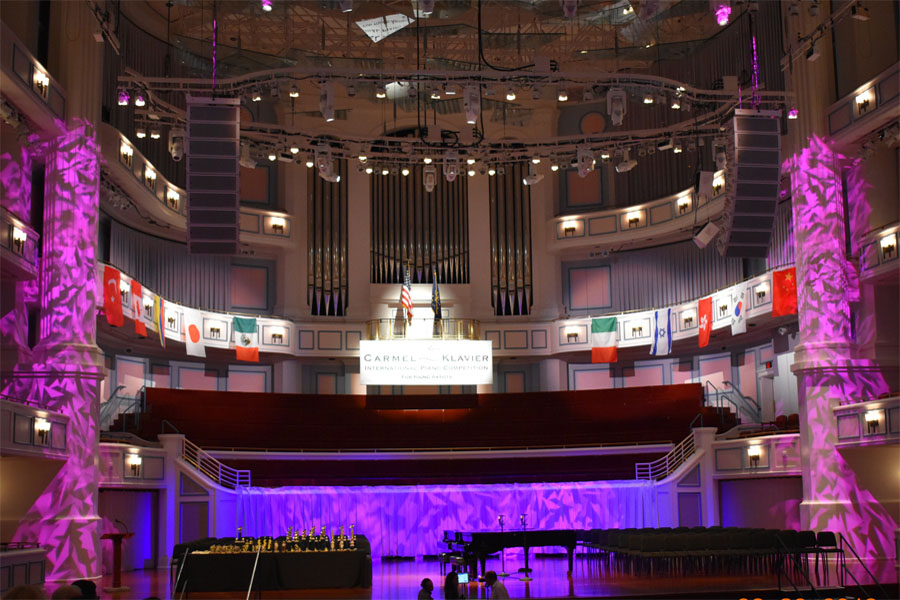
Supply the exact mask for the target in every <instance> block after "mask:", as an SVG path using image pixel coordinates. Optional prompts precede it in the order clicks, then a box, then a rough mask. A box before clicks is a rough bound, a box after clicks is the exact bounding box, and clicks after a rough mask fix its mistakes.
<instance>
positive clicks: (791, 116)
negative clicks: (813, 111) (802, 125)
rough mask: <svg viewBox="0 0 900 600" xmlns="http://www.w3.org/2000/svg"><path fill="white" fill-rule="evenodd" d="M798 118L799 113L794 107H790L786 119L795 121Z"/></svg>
mask: <svg viewBox="0 0 900 600" xmlns="http://www.w3.org/2000/svg"><path fill="white" fill-rule="evenodd" d="M799 116H800V111H799V110H797V109H796V108H794V107H791V110H789V111H788V119H796V118H797V117H799Z"/></svg>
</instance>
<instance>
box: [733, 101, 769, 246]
mask: <svg viewBox="0 0 900 600" xmlns="http://www.w3.org/2000/svg"><path fill="white" fill-rule="evenodd" d="M780 116H781V115H780V113H779V112H777V111H757V110H741V109H738V110H735V116H734V119H733V121H732V129H733V135H732V136H731V137H730V138H729V140H728V146H729V148H728V166H727V167H726V175H725V177H726V189H727V190H728V192H729V193H728V198H727V200H726V202H727V204H726V208H725V216H726V219H725V227H724V230H725V231H724V233H723V234H722V235H721V236H719V250H720V251H721V252H722V254H724V255H725V256H730V257H741V258H765V257H766V254H767V253H768V249H769V240H770V239H771V237H772V229H773V227H774V226H775V208H776V205H777V204H778V187H779V179H780V177H781V123H780ZM732 144H733V146H732Z"/></svg>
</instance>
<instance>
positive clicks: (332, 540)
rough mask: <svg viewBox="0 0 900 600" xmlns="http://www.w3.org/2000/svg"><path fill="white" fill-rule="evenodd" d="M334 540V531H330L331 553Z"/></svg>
mask: <svg viewBox="0 0 900 600" xmlns="http://www.w3.org/2000/svg"><path fill="white" fill-rule="evenodd" d="M334 538H335V531H334V530H333V529H332V530H331V551H332V552H334Z"/></svg>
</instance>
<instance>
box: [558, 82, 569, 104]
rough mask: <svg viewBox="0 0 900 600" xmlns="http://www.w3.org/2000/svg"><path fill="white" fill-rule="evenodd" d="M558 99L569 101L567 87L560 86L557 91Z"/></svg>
mask: <svg viewBox="0 0 900 600" xmlns="http://www.w3.org/2000/svg"><path fill="white" fill-rule="evenodd" d="M556 99H557V100H559V101H560V102H567V101H568V100H569V92H568V91H566V88H564V87H562V86H560V88H559V90H558V91H557V92H556Z"/></svg>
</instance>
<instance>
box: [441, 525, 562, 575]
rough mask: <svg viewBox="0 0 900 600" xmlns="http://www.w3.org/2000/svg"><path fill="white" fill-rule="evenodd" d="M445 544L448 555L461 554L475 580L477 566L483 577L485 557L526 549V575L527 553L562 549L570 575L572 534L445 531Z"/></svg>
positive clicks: (526, 568)
mask: <svg viewBox="0 0 900 600" xmlns="http://www.w3.org/2000/svg"><path fill="white" fill-rule="evenodd" d="M443 541H444V543H445V544H447V546H448V548H449V549H450V551H451V552H461V553H462V555H463V559H464V560H465V563H466V565H468V566H469V571H470V572H472V574H473V576H476V577H477V576H478V564H479V563H480V565H481V574H482V575H483V574H484V563H485V560H486V559H487V557H488V555H490V554H494V553H495V552H499V551H500V550H502V549H504V548H524V549H525V572H526V573H527V572H528V549H529V548H541V547H543V546H562V547H564V548H565V549H566V552H567V553H568V555H569V573H570V574H571V573H572V562H573V558H574V556H575V544H576V539H575V530H574V529H551V530H549V531H539V530H534V531H471V532H469V531H444V540H443Z"/></svg>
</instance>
